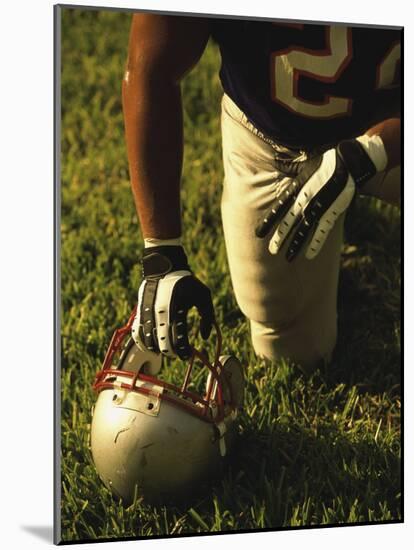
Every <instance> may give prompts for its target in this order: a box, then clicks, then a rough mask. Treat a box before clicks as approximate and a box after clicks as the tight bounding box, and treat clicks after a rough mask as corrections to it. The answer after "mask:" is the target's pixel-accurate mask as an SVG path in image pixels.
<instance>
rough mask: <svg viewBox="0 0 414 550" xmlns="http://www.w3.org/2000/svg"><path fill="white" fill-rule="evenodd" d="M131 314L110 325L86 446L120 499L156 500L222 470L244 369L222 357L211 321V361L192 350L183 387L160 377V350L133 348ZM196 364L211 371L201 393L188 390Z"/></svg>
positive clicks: (239, 403) (240, 400) (170, 496)
mask: <svg viewBox="0 0 414 550" xmlns="http://www.w3.org/2000/svg"><path fill="white" fill-rule="evenodd" d="M134 317H135V311H134V312H133V313H132V315H131V317H130V319H129V321H128V323H127V325H126V326H125V327H123V328H121V329H118V330H117V331H115V333H114V335H113V337H112V340H111V343H110V345H109V349H108V351H107V353H106V356H105V360H104V363H103V367H102V370H101V371H100V372H99V373H98V374H97V375H96V379H95V382H94V385H93V387H94V389H95V390H96V391H97V392H98V398H97V401H96V404H95V407H94V410H93V416H92V425H91V450H92V456H93V460H94V463H95V467H96V469H97V472H98V474H99V476H100V477H101V479H102V481H103V482H104V483H105V485H106V486H107V487H108V488H110V489H111V490H112V491H113V493H114V494H116V495H117V496H119V497H121V498H122V499H123V501H124V503H126V504H129V503H131V502H132V501H133V500H134V496H135V495H136V496H137V497H143V498H144V501H146V502H150V503H158V504H160V503H165V502H169V501H172V500H177V499H180V498H182V497H185V496H186V495H188V494H189V493H192V492H194V490H195V489H196V488H197V486H198V485H200V482H204V481H209V480H211V479H212V478H214V477H216V476H217V474H218V473H219V472H220V470H221V466H222V464H223V459H224V458H225V457H226V456H227V455H228V452H229V449H230V446H231V443H232V440H233V439H234V435H235V433H236V430H235V422H234V421H235V419H236V417H237V413H238V411H239V410H240V409H241V407H242V403H243V396H244V374H243V369H242V367H241V364H240V362H239V361H238V360H237V359H236V358H235V357H234V356H229V355H227V356H220V352H221V334H220V331H219V329H218V327H217V325H215V327H216V331H217V349H216V354H215V358H214V361H213V362H212V363H210V362H209V360H208V358H207V357H206V355H205V354H204V353H200V352H199V351H198V350H196V349H195V348H193V355H192V357H191V359H190V361H189V364H188V366H187V369H186V372H185V375H184V377H183V383H182V385H181V387H178V386H176V385H173V384H170V383H167V382H164V381H162V380H160V379H159V378H157V377H156V375H157V374H158V373H159V371H160V370H161V366H162V355H161V354H155V353H152V352H148V351H142V350H141V349H139V348H138V347H137V345H136V344H135V342H134V341H133V339H132V338H131V337H130V332H131V325H132V322H133V320H134ZM124 340H127V341H126V343H125V345H124V346H122V344H123V342H124ZM121 347H122V350H121ZM119 351H120V352H121V353H120V356H119V361H117V362H114V357H115V355H116V354H117V352H119ZM197 362H201V364H202V365H204V366H206V367H207V368H208V370H209V376H208V378H207V382H206V391H205V395H204V396H201V395H199V394H197V393H194V392H193V391H190V390H189V389H188V386H189V382H190V379H191V374H192V370H193V366H194V365H195V364H196V363H197Z"/></svg>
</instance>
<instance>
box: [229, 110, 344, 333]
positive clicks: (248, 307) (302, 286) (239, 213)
mask: <svg viewBox="0 0 414 550" xmlns="http://www.w3.org/2000/svg"><path fill="white" fill-rule="evenodd" d="M222 131H223V161H224V171H225V180H224V186H223V195H222V205H221V206H222V219H223V228H224V236H225V242H226V249H227V256H228V262H229V268H230V274H231V279H232V284H233V288H234V292H235V295H236V299H237V302H238V304H239V307H240V309H241V310H242V311H243V313H244V314H245V315H246V316H247V317H248V318H249V319H251V320H254V321H258V322H264V323H272V324H273V325H274V326H275V327H278V329H279V330H283V329H284V328H285V327H287V326H290V325H292V324H294V323H295V322H296V320H297V319H298V316H300V315H301V314H303V315H304V316H306V318H309V311H310V310H312V309H313V311H314V319H318V321H320V322H326V323H332V322H335V323H336V293H337V283H338V272H339V260H340V250H341V244H342V226H343V219H340V220H338V223H337V224H336V226H335V227H334V229H333V230H332V231H331V234H330V235H329V237H328V239H327V241H326V243H325V245H324V247H323V249H322V250H321V252H320V254H319V255H318V256H317V257H316V258H315V259H313V260H307V259H306V258H305V257H304V254H303V253H302V254H300V255H299V256H298V257H297V258H296V259H295V260H294V261H293V262H291V263H289V262H287V261H286V259H285V256H284V252H285V251H284V250H283V248H282V250H281V251H280V253H279V254H278V255H276V256H273V255H271V254H270V253H269V251H268V241H269V238H265V239H258V238H257V237H256V235H255V228H256V226H257V224H258V223H259V221H260V220H261V219H262V218H263V216H264V214H265V212H266V211H267V210H268V209H269V207H270V206H271V204H272V202H273V201H274V199H275V197H276V195H277V193H278V191H279V190H280V188H281V186H282V185H283V181H282V180H281V179H280V178H279V174H278V172H277V171H276V170H275V168H274V163H273V160H274V152H273V149H272V147H271V146H270V145H268V144H267V143H265V142H264V141H263V140H262V139H260V138H259V137H257V136H256V135H254V134H253V133H252V132H251V131H250V130H248V129H247V128H245V127H244V126H243V125H242V124H240V122H239V121H237V120H235V119H234V118H232V117H231V116H230V115H229V114H228V113H226V112H225V111H224V113H223V117H222ZM305 313H306V315H305ZM321 316H322V317H326V319H321ZM328 317H329V318H328ZM311 318H312V316H311Z"/></svg>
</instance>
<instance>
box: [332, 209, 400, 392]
mask: <svg viewBox="0 0 414 550" xmlns="http://www.w3.org/2000/svg"><path fill="white" fill-rule="evenodd" d="M400 231H401V228H400V220H399V212H398V210H396V209H395V208H392V207H389V206H388V207H387V206H383V205H380V204H379V203H376V202H375V201H362V202H361V203H359V204H357V205H355V207H354V208H353V209H352V210H351V212H350V215H349V217H348V218H347V222H346V242H347V243H348V244H347V245H346V246H345V248H344V254H343V256H342V266H341V272H340V279H339V292H338V343H337V347H336V350H335V354H334V358H333V361H332V365H331V367H330V372H329V373H328V378H329V379H332V382H334V383H337V382H338V381H343V382H345V383H349V384H358V385H362V386H366V387H367V388H368V389H372V390H375V391H377V392H378V391H392V392H393V391H395V390H396V391H399V384H400V382H401V352H400V320H401V289H400V278H401V238H400Z"/></svg>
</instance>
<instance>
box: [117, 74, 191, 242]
mask: <svg viewBox="0 0 414 550" xmlns="http://www.w3.org/2000/svg"><path fill="white" fill-rule="evenodd" d="M122 92H123V94H122V96H123V109H124V121H125V135H126V144H127V152H128V162H129V171H130V178H131V186H132V191H133V194H134V199H135V204H136V209H137V213H138V216H139V219H140V224H141V230H142V233H143V236H144V237H155V238H161V239H164V238H165V239H167V238H174V237H178V236H180V235H181V216H180V176H181V168H182V157H183V129H182V107H181V93H180V86H179V84H177V83H174V82H172V81H169V80H168V79H166V78H162V77H158V78H154V77H150V76H147V75H145V74H143V73H142V72H140V71H135V70H129V71H127V72H126V75H125V78H124V81H123V87H122ZM160 214H161V215H160Z"/></svg>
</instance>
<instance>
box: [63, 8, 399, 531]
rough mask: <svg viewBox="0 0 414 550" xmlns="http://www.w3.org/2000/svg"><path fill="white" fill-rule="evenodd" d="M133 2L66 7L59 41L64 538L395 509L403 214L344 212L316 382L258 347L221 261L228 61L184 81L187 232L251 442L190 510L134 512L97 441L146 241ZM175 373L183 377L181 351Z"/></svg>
mask: <svg viewBox="0 0 414 550" xmlns="http://www.w3.org/2000/svg"><path fill="white" fill-rule="evenodd" d="M129 21H130V15H129V14H123V13H121V14H117V13H113V12H103V11H100V12H97V11H90V12H88V11H84V10H76V11H74V10H64V12H63V25H62V31H63V40H62V46H63V50H62V67H63V73H62V104H63V124H62V229H61V232H62V257H61V262H62V345H63V358H62V503H61V507H62V538H63V540H64V541H74V540H81V539H84V538H88V539H98V538H111V537H124V536H125V537H131V536H151V535H169V534H179V533H196V532H217V531H229V530H239V529H243V530H246V529H260V528H280V527H287V526H307V525H319V524H332V523H351V522H352V523H354V522H369V521H386V520H399V519H401V480H400V218H399V212H398V211H396V210H395V209H393V208H391V207H389V206H385V205H384V204H381V203H380V202H378V201H375V200H367V199H365V200H360V201H359V202H357V203H356V205H355V207H354V208H353V209H352V210H351V212H350V213H349V215H348V218H347V237H346V245H345V246H344V251H343V259H342V264H343V266H342V267H343V269H342V272H341V278H340V290H339V311H340V337H339V342H338V346H337V350H336V353H335V357H334V360H333V362H332V364H331V365H330V366H329V368H328V369H327V370H326V372H318V373H316V374H315V375H314V376H312V377H311V378H310V379H309V378H305V377H304V376H303V375H302V374H301V373H300V372H298V371H297V370H294V369H292V368H290V367H289V366H288V365H286V364H284V363H281V364H280V365H279V368H278V369H276V368H275V367H273V368H270V367H267V366H266V365H265V364H264V363H263V362H261V361H258V360H257V359H256V358H255V357H254V355H253V352H252V349H251V346H250V340H249V334H248V330H247V324H246V322H245V320H244V318H243V316H242V315H241V313H240V312H239V310H238V309H237V306H236V303H235V300H234V297H233V294H232V290H231V286H230V279H229V274H228V268H227V264H226V257H225V249H224V242H223V236H222V232H221V221H220V213H219V201H220V194H221V180H222V166H221V147H220V131H219V102H220V96H221V90H220V83H219V79H218V75H217V68H218V66H219V57H218V52H217V49H216V47H215V46H214V45H212V44H210V45H209V47H208V49H207V51H206V52H205V55H204V56H203V58H202V61H201V63H200V64H199V65H198V66H197V68H196V69H195V70H194V71H193V72H192V73H191V74H190V75H189V76H188V77H187V79H186V80H185V82H184V86H183V88H184V105H185V137H186V149H185V166H184V175H183V188H182V198H183V226H184V241H185V245H186V248H187V251H188V253H189V256H190V261H191V264H192V265H193V266H194V267H195V268H196V271H197V274H198V276H199V277H200V278H201V279H202V280H204V281H205V282H206V283H208V284H209V286H210V287H211V289H212V293H213V297H214V303H215V308H216V312H217V314H218V317H219V320H220V322H221V326H222V327H223V336H224V342H225V346H226V349H227V350H229V351H232V352H234V353H236V354H237V355H238V357H239V358H240V359H241V360H242V362H243V364H244V365H246V366H248V368H247V398H246V403H245V411H244V413H243V415H242V417H241V434H242V437H241V444H240V445H239V446H238V448H237V449H236V451H235V453H234V457H233V461H232V463H231V466H230V468H229V469H228V471H227V472H226V475H225V476H224V478H223V479H222V480H219V481H218V482H217V484H216V485H215V486H214V487H209V488H207V490H206V491H205V495H204V497H203V498H198V499H195V500H194V501H193V502H190V503H188V506H186V507H181V508H165V507H159V508H153V507H150V506H146V505H143V504H141V503H140V502H136V503H135V504H134V505H132V506H131V507H129V508H126V509H124V508H123V507H122V506H121V504H119V503H117V502H116V501H115V500H113V499H112V497H111V494H110V493H109V492H108V490H107V489H106V488H105V487H104V486H103V485H102V483H101V482H100V480H99V478H98V476H97V474H96V472H95V470H94V467H93V463H92V461H91V454H90V449H89V446H88V433H89V423H90V420H91V415H90V411H91V406H92V404H93V403H94V399H95V395H94V393H93V392H92V389H91V384H92V382H93V379H94V375H95V372H96V371H97V370H98V369H99V368H100V363H101V360H102V358H103V356H104V353H105V350H106V346H107V344H108V341H109V338H110V336H111V334H112V332H113V330H114V329H115V328H116V327H118V326H120V325H122V324H123V323H124V322H125V321H126V319H127V317H128V315H129V312H130V310H131V309H132V307H133V306H134V303H135V300H136V293H137V289H138V285H139V280H140V270H139V259H140V255H141V251H142V239H141V236H140V231H139V227H138V224H137V218H136V213H135V210H134V206H133V200H132V194H131V191H130V186H129V180H128V169H127V156H126V150H125V143H124V137H123V119H122V110H121V94H120V91H121V80H122V75H123V68H124V63H125V57H126V48H127V41H128V32H129ZM170 372H171V373H172V375H178V373H179V372H181V371H180V367H179V363H177V362H175V363H174V364H173V365H172V366H171V368H170Z"/></svg>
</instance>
